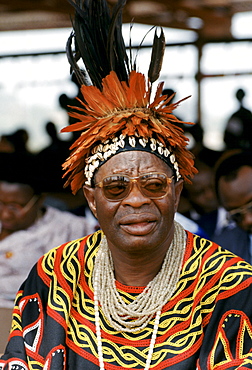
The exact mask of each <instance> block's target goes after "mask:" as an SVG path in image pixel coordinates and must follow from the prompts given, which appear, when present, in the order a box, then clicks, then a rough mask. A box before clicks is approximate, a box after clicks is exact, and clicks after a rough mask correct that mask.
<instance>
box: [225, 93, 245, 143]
mask: <svg viewBox="0 0 252 370" xmlns="http://www.w3.org/2000/svg"><path fill="white" fill-rule="evenodd" d="M245 96H246V92H245V91H244V90H243V89H238V90H237V91H236V94H235V97H236V99H237V100H238V102H239V109H238V110H237V111H236V112H234V113H233V114H232V115H231V117H230V118H229V119H228V122H227V124H226V127H225V130H224V136H223V140H224V143H225V144H226V149H227V150H230V149H243V150H248V149H250V150H251V149H252V112H251V110H249V109H247V108H246V107H245V106H244V103H243V101H244V98H245Z"/></svg>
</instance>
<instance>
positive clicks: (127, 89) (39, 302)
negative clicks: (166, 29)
mask: <svg viewBox="0 0 252 370" xmlns="http://www.w3.org/2000/svg"><path fill="white" fill-rule="evenodd" d="M74 5H75V8H76V16H75V22H74V26H75V27H76V30H78V31H80V30H81V32H78V34H77V32H76V37H75V34H74V33H72V34H71V36H70V39H69V41H68V46H69V47H70V45H71V43H72V41H73V40H72V39H73V38H74V50H76V48H77V50H78V53H77V54H75V53H74V51H73V50H72V48H71V47H70V49H68V56H69V60H70V62H71V65H72V67H73V68H74V72H75V74H76V75H77V76H78V78H79V83H80V84H81V93H82V95H83V97H82V100H81V104H82V109H81V110H79V109H78V110H77V112H75V113H73V115H74V116H75V118H78V122H77V123H75V124H73V125H72V126H68V127H67V128H66V129H67V130H69V131H74V130H76V131H81V136H80V137H79V139H77V141H76V142H75V144H74V146H73V148H72V149H73V151H72V153H71V155H70V157H69V158H68V159H67V160H66V162H65V163H64V169H65V171H66V172H65V176H66V179H67V180H66V181H67V184H70V185H71V188H72V191H73V193H76V192H77V191H79V189H81V188H84V193H85V197H86V199H87V201H88V204H89V207H90V209H91V211H92V212H93V214H94V215H95V216H96V217H97V219H98V221H99V224H100V227H101V229H100V230H98V231H96V232H95V233H93V234H92V235H90V236H87V237H84V238H81V239H77V240H73V241H71V242H69V243H66V244H63V245H61V246H59V247H57V248H53V249H52V250H51V251H49V252H48V253H47V254H46V255H45V256H43V257H42V258H41V259H40V260H39V261H38V263H37V264H36V266H35V267H34V268H33V269H32V270H31V272H30V275H29V277H28V278H27V280H26V281H25V282H24V284H23V285H22V286H21V288H20V291H19V293H18V294H17V298H16V301H15V307H14V314H13V323H12V329H11V333H10V337H9V343H8V345H7V348H6V351H5V353H4V355H3V356H2V358H1V359H0V366H2V368H3V369H4V370H5V369H8V367H13V368H23V369H29V370H35V369H36V370H42V369H48V370H66V369H67V370H76V369H78V370H79V369H85V370H99V369H100V370H112V369H113V370H121V369H131V370H133V369H138V370H140V369H144V370H150V369H152V370H165V369H169V370H181V369H183V370H189V369H198V370H214V369H226V370H227V369H237V368H238V367H239V368H240V369H242V368H246V369H249V368H250V369H251V368H252V366H251V360H252V330H251V319H252V266H251V265H249V264H248V263H246V262H245V261H244V260H242V259H241V258H239V257H237V256H235V255H233V254H232V253H231V252H229V251H227V250H223V249H222V248H221V247H220V246H218V245H217V244H214V243H212V242H211V241H209V240H206V239H204V238H201V237H200V236H198V235H194V234H192V233H190V232H187V231H185V229H184V228H183V227H182V226H181V225H180V224H179V223H178V222H176V221H174V214H175V212H176V211H177V207H178V203H179V197H180V193H181V190H182V187H183V183H184V182H188V181H189V182H190V179H191V178H192V177H193V175H194V174H195V173H196V169H195V167H194V164H193V156H192V154H191V153H190V152H189V151H188V150H187V148H186V144H187V139H186V137H185V136H184V135H183V133H182V132H181V130H180V129H179V128H178V126H176V125H175V124H174V122H176V121H177V119H176V116H175V115H174V114H173V111H174V109H175V108H176V107H177V103H174V104H173V105H170V106H167V105H166V104H165V103H167V101H166V100H165V101H164V104H162V103H161V101H162V99H163V96H162V84H160V85H159V87H158V88H157V90H156V91H153V89H154V85H153V84H154V83H155V81H156V80H157V79H158V75H159V72H158V70H157V67H158V65H159V67H160V68H161V62H160V61H162V59H163V51H164V45H165V39H164V33H163V31H162V30H161V31H160V32H156V33H155V36H154V49H153V53H152V59H151V63H150V68H149V73H148V76H149V77H148V80H147V78H146V77H145V76H144V74H142V73H140V72H137V71H135V70H134V69H132V68H133V67H132V66H134V63H129V66H128V64H127V62H128V57H127V54H126V48H125V46H124V43H123V38H122V34H121V22H122V14H121V13H122V7H123V5H124V2H121V1H119V2H118V3H116V4H115V5H114V8H113V9H112V14H110V12H109V9H110V8H109V5H108V4H107V2H105V1H97V0H93V1H92V0H91V1H90V0H89V1H84V3H83V2H76V3H74ZM79 6H81V8H79ZM79 36H80V37H79ZM101 40H102V42H100V41H101ZM87 46H90V48H91V49H90V50H89V48H87ZM91 46H92V47H91ZM79 52H80V53H82V54H81V56H82V58H83V62H84V65H85V68H86V71H85V72H83V71H82V70H81V69H79V68H78V64H77V60H78V59H79V58H80V55H79ZM89 52H90V53H91V55H90V54H89ZM107 52H108V54H107ZM96 53H98V54H96ZM95 57H97V59H96V58H95ZM118 58H119V60H118ZM99 62H100V63H101V64H99ZM127 66H128V67H129V70H128V68H127ZM130 66H131V67H130ZM82 68H83V67H82ZM87 71H88V72H87ZM87 74H88V75H87ZM88 77H89V78H90V79H89V78H88ZM90 81H91V82H92V83H93V85H90ZM85 82H86V83H87V85H86V84H85ZM151 93H153V94H151ZM152 95H153V96H154V99H153V100H152Z"/></svg>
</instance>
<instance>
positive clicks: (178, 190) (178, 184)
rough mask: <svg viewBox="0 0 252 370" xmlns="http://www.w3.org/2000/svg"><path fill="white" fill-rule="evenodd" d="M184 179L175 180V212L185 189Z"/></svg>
mask: <svg viewBox="0 0 252 370" xmlns="http://www.w3.org/2000/svg"><path fill="white" fill-rule="evenodd" d="M183 184H184V181H183V180H182V179H180V180H179V181H177V182H175V185H174V192H175V204H174V205H175V212H177V209H178V205H179V200H180V194H181V191H182V189H183Z"/></svg>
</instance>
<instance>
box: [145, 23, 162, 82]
mask: <svg viewBox="0 0 252 370" xmlns="http://www.w3.org/2000/svg"><path fill="white" fill-rule="evenodd" d="M164 52H165V36H164V31H163V29H162V28H161V33H160V36H159V37H158V35H157V29H156V31H155V35H154V41H153V45H152V52H151V62H150V66H149V71H148V77H149V79H150V82H151V83H153V82H155V81H156V80H157V79H158V77H159V75H160V71H161V68H162V63H163V57H164Z"/></svg>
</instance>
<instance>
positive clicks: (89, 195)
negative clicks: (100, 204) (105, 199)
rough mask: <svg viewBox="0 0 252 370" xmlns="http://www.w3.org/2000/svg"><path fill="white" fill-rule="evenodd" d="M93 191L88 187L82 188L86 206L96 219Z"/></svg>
mask: <svg viewBox="0 0 252 370" xmlns="http://www.w3.org/2000/svg"><path fill="white" fill-rule="evenodd" d="M94 192H95V189H94V188H91V187H90V186H88V185H84V186H83V193H84V196H85V198H86V200H87V202H88V206H89V208H90V210H91V212H92V213H93V215H94V216H95V217H96V218H97V212H96V201H95V196H94Z"/></svg>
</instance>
